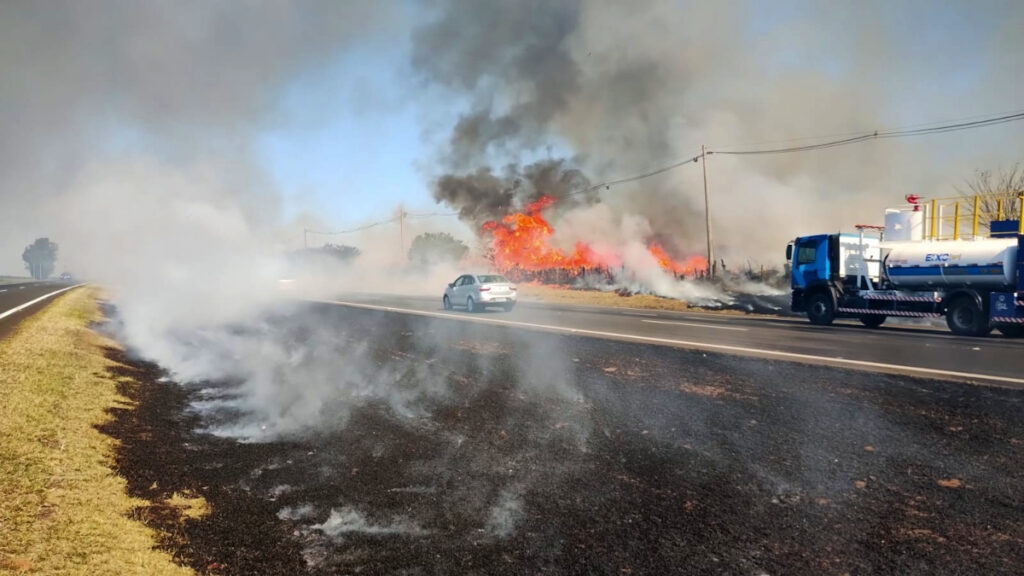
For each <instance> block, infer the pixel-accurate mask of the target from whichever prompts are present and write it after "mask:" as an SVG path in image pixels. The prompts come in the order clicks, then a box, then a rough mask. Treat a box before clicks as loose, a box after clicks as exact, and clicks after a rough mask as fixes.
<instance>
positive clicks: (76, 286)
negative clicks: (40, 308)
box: [0, 283, 85, 320]
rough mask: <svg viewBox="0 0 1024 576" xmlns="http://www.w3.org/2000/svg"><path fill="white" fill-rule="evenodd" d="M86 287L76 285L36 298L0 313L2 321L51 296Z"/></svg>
mask: <svg viewBox="0 0 1024 576" xmlns="http://www.w3.org/2000/svg"><path fill="white" fill-rule="evenodd" d="M84 285H85V283H82V284H75V285H74V286H68V287H67V288H61V289H60V290H56V291H54V292H50V293H49V294H46V295H44V296H40V297H39V298H36V299H35V300H33V301H31V302H25V303H24V304H22V305H20V306H15V307H14V308H11V309H10V310H8V311H7V312H3V313H0V320H3V319H4V318H7V317H8V316H10V315H11V314H15V313H17V312H20V311H22V310H24V309H25V308H28V307H29V306H31V305H33V304H36V303H38V302H42V301H43V300H46V299H47V298H49V297H50V296H56V295H57V294H60V293H61V292H67V291H68V290H71V289H72V288H78V287H79V286H84Z"/></svg>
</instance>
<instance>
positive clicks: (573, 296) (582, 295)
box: [516, 284, 691, 310]
mask: <svg viewBox="0 0 1024 576" xmlns="http://www.w3.org/2000/svg"><path fill="white" fill-rule="evenodd" d="M516 287H517V288H518V290H519V295H520V297H525V298H523V299H524V300H532V301H535V302H550V303H558V304H576V305H580V306H612V307H618V308H646V309H649V310H690V309H691V307H690V306H689V305H688V304H687V303H686V302H683V301H682V300H674V299H672V298H662V297H661V296H654V295H653V294H631V295H627V296H621V295H619V294H617V293H615V292H602V291H600V290H575V289H572V288H560V287H557V286H545V285H542V284H516Z"/></svg>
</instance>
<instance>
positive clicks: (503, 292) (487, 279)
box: [442, 274, 516, 312]
mask: <svg viewBox="0 0 1024 576" xmlns="http://www.w3.org/2000/svg"><path fill="white" fill-rule="evenodd" d="M442 302H443V304H444V309H445V310H451V309H453V308H454V307H456V306H458V307H460V308H461V307H465V308H466V311H467V312H479V311H482V310H483V309H484V308H486V307H488V306H501V307H502V308H504V309H505V311H506V312H511V311H512V309H513V308H515V306H516V287H515V286H513V285H512V283H511V282H509V281H508V279H507V278H505V277H504V276H502V275H500V274H464V275H462V276H459V277H458V278H456V279H455V281H454V282H451V283H450V284H448V288H446V289H445V291H444V298H442Z"/></svg>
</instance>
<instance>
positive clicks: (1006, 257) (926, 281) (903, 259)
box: [882, 238, 1017, 289]
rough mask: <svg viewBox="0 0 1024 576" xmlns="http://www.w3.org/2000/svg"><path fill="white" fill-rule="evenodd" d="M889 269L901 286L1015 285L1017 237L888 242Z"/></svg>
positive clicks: (890, 279) (994, 286)
mask: <svg viewBox="0 0 1024 576" xmlns="http://www.w3.org/2000/svg"><path fill="white" fill-rule="evenodd" d="M882 250H883V252H886V254H885V256H884V262H885V272H886V274H887V275H888V277H889V281H890V282H891V283H892V284H893V286H895V287H897V288H908V289H909V288H935V287H956V286H972V287H977V288H989V289H998V288H1011V287H1013V286H1014V285H1015V284H1016V282H1015V280H1014V275H1015V267H1016V263H1017V239H1016V238H998V239H985V240H972V241H966V240H949V241H941V242H894V243H890V242H886V243H885V244H883V245H882Z"/></svg>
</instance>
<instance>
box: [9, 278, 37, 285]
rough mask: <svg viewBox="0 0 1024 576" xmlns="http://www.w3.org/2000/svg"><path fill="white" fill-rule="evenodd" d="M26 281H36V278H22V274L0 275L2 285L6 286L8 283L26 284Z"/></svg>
mask: <svg viewBox="0 0 1024 576" xmlns="http://www.w3.org/2000/svg"><path fill="white" fill-rule="evenodd" d="M26 282H35V279H33V278H22V277H20V276H0V286H6V285H8V284H24V283H26Z"/></svg>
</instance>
